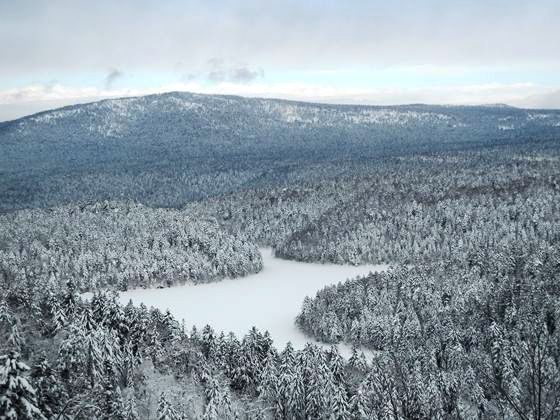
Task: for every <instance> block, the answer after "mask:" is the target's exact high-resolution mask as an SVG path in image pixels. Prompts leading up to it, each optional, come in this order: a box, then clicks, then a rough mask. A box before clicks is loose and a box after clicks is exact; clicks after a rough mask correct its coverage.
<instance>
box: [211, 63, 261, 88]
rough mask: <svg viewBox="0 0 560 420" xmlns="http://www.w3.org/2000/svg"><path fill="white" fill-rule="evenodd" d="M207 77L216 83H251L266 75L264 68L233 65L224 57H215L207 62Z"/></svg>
mask: <svg viewBox="0 0 560 420" xmlns="http://www.w3.org/2000/svg"><path fill="white" fill-rule="evenodd" d="M206 66H207V67H208V72H207V73H206V78H207V79H208V80H209V81H211V82H215V83H219V82H232V83H251V82H253V81H255V80H257V79H260V78H263V77H264V70H263V69H260V68H259V69H253V68H251V67H249V66H246V65H231V64H228V63H227V62H226V60H224V59H223V58H219V57H214V58H211V59H209V60H208V61H207V62H206Z"/></svg>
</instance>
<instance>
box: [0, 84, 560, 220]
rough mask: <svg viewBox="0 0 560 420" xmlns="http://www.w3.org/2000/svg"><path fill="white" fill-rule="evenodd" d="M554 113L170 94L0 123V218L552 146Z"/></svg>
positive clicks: (169, 199) (176, 198) (559, 116)
mask: <svg viewBox="0 0 560 420" xmlns="http://www.w3.org/2000/svg"><path fill="white" fill-rule="evenodd" d="M559 133H560V112H558V111H535V110H524V109H519V108H513V107H510V106H504V105H502V104H498V105H490V106H488V105H485V106H441V105H422V104H411V105H394V106H372V105H333V104H320V103H308V102H299V101H291V100H279V99H265V98H244V97H240V96H228V95H204V94H195V93H185V92H170V93H164V94H154V95H149V96H141V97H125V98H117V99H104V100H101V101H97V102H91V103H86V104H79V105H69V106H65V107H62V108H58V109H54V110H49V111H42V112H39V113H36V114H33V115H30V116H27V117H23V118H19V119H17V120H13V121H8V122H4V123H0V168H1V172H0V210H2V209H3V210H6V209H13V208H21V207H28V206H33V207H43V206H46V205H50V204H53V203H55V204H58V203H59V202H71V201H76V200H92V201H95V200H97V199H99V198H102V199H121V198H131V199H137V200H140V201H143V202H147V203H160V204H161V203H162V199H161V197H166V198H165V200H163V201H165V203H166V205H180V204H182V203H185V202H187V201H190V200H196V199H200V198H204V197H206V196H209V195H214V194H221V193H223V192H227V191H234V190H236V189H239V188H246V187H251V186H254V185H257V184H266V183H271V182H272V183H278V182H283V180H286V179H288V178H289V177H291V176H294V175H293V174H294V173H295V171H298V170H299V169H298V168H302V167H309V165H314V164H323V163H324V162H331V164H336V163H337V162H352V161H363V160H371V159H382V158H387V157H391V156H397V155H402V154H403V153H404V154H410V153H439V152H444V151H448V150H468V149H474V148H479V147H482V146H484V147H492V146H494V145H502V144H510V143H517V142H520V141H525V140H526V139H538V141H549V140H550V141H552V140H551V139H558V135H559Z"/></svg>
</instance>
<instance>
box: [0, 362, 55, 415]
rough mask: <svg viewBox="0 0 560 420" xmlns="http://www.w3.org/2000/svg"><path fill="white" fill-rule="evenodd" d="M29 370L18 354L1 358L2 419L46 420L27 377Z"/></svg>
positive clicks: (0, 390) (0, 412)
mask: <svg viewBox="0 0 560 420" xmlns="http://www.w3.org/2000/svg"><path fill="white" fill-rule="evenodd" d="M28 370H29V367H28V366H27V365H26V364H25V363H23V362H21V361H19V355H18V354H17V353H15V352H10V353H9V354H7V355H3V356H0V415H1V417H0V418H3V419H6V420H19V419H42V420H43V419H46V417H45V415H44V414H43V413H42V412H41V410H40V409H39V407H38V406H37V396H36V393H35V390H34V389H33V387H32V386H31V385H30V384H29V382H28V381H27V378H26V377H25V372H27V371H28Z"/></svg>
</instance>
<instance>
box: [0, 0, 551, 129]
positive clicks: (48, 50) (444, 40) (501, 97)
mask: <svg viewBox="0 0 560 420" xmlns="http://www.w3.org/2000/svg"><path fill="white" fill-rule="evenodd" d="M559 22H560V1H558V0H532V1H519V0H508V1H503V0H470V1H461V0H446V1H443V0H414V1H413V0H409V1H404V0H393V1H389V0H383V1H377V0H368V1H366V0H339V1H331V0H299V1H293V0H282V1H264V0H260V1H257V0H244V1H233V0H231V1H228V0H205V1H188V0H184V1H179V0H166V1H165V0H160V1H149V0H134V1H132V0H121V1H107V0H96V1H91V0H88V1H82V0H48V1H46V0H0V40H1V42H0V121H2V120H7V119H11V118H16V117H19V116H22V115H25V114H29V113H32V112H36V111H39V110H43V109H49V108H52V107H56V106H60V105H66V104H71V103H79V102H87V101H92V100H96V99H101V98H106V97H120V96H130V95H143V94H150V93H158V92H166V91H176V90H179V91H193V92H201V93H221V94H236V95H244V96H261V97H280V98H288V99H298V100H308V101H317V102H334V103H363V104H403V103H419V102H422V103H439V104H488V103H507V104H510V105H515V106H523V107H546V108H560V24H559Z"/></svg>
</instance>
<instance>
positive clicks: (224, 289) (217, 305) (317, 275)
mask: <svg viewBox="0 0 560 420" xmlns="http://www.w3.org/2000/svg"><path fill="white" fill-rule="evenodd" d="M260 251H261V255H262V257H263V270H262V271H261V272H259V273H257V274H252V275H250V276H247V277H242V278H237V279H226V280H223V281H220V282H215V283H208V284H199V285H196V286H194V285H186V286H177V287H170V288H165V289H137V290H130V291H127V292H122V293H121V295H120V299H121V302H122V303H124V304H126V303H127V302H128V301H129V300H130V299H132V302H133V303H134V304H140V303H144V304H145V305H146V306H148V307H150V306H154V307H157V308H159V309H160V310H162V311H165V310H167V309H169V311H170V312H171V313H172V314H173V315H174V316H175V317H176V318H177V319H178V320H184V322H185V326H186V328H187V329H189V330H190V329H191V328H192V326H193V325H195V326H196V327H197V328H199V329H201V328H203V327H204V326H205V325H207V324H208V325H210V326H212V328H213V329H214V330H215V331H217V332H219V331H224V332H225V333H228V332H230V331H232V332H234V333H235V335H237V337H239V338H242V337H243V336H244V335H245V334H247V332H248V331H249V330H250V329H251V327H253V326H256V327H257V328H258V329H259V330H261V331H263V332H264V331H265V330H268V332H269V333H270V335H271V337H272V339H273V340H274V344H275V346H276V347H277V348H278V349H279V350H281V349H283V348H284V347H285V345H286V343H287V342H288V341H291V342H292V344H293V346H294V348H296V349H299V348H303V347H304V346H305V344H306V343H308V342H312V343H316V342H315V341H314V340H313V339H311V338H310V337H307V336H306V335H304V334H303V333H302V332H301V331H299V330H298V329H297V327H296V326H295V324H294V320H295V317H296V315H297V314H298V313H299V311H300V309H301V305H302V302H303V299H304V298H305V296H310V297H314V296H315V294H316V293H317V291H318V290H320V289H322V288H323V287H325V286H327V285H330V284H336V283H338V282H341V281H344V280H346V279H348V278H353V277H356V276H359V275H365V274H368V273H369V272H370V271H384V270H387V268H388V266H387V265H360V266H350V265H334V264H316V263H301V262H295V261H288V260H282V259H279V258H275V257H273V256H272V251H271V249H269V248H264V249H261V250H260ZM339 348H340V350H341V353H348V349H347V348H346V347H345V346H339Z"/></svg>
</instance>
